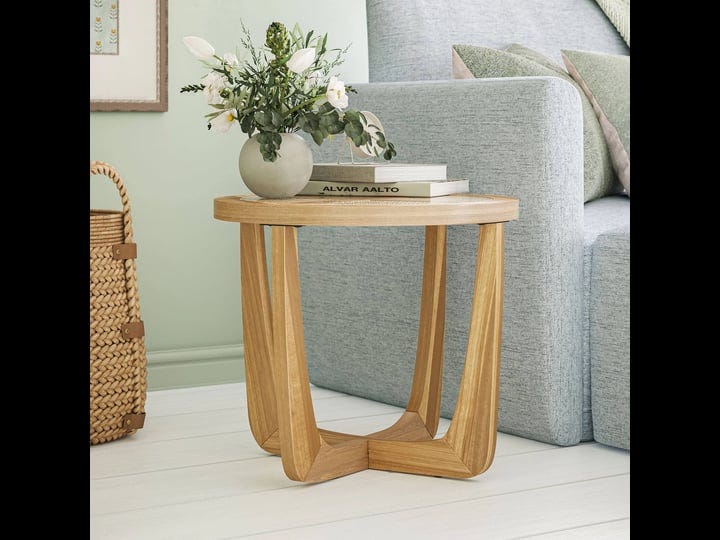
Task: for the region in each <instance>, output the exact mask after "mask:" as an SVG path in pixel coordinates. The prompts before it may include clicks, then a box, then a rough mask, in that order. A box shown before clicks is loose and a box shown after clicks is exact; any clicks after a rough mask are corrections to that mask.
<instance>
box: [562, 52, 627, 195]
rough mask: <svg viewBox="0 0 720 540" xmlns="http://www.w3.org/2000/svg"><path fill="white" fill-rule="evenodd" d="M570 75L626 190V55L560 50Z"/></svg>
mask: <svg viewBox="0 0 720 540" xmlns="http://www.w3.org/2000/svg"><path fill="white" fill-rule="evenodd" d="M562 57H563V62H565V67H567V70H568V73H569V74H570V76H571V77H572V78H573V79H575V81H576V82H577V83H578V84H579V85H580V88H582V91H583V92H584V93H585V95H586V96H587V98H588V100H589V101H590V103H591V104H592V107H593V109H594V111H595V114H596V115H597V117H598V120H599V122H600V127H601V128H602V131H603V134H604V136H605V141H606V142H607V145H608V149H609V150H610V158H611V160H612V164H613V169H614V170H615V174H617V177H618V178H619V180H620V182H621V183H622V185H623V187H624V188H625V190H626V191H627V193H628V195H629V194H630V57H629V56H621V55H616V54H602V53H595V52H588V51H568V50H563V51H562Z"/></svg>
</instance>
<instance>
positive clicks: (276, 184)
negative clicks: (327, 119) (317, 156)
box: [238, 133, 313, 199]
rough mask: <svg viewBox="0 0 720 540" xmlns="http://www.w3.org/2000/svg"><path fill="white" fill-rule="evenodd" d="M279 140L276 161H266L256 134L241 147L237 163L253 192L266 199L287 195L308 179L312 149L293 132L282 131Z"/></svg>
mask: <svg viewBox="0 0 720 540" xmlns="http://www.w3.org/2000/svg"><path fill="white" fill-rule="evenodd" d="M280 136H281V137H282V143H280V149H279V150H278V157H277V159H276V160H275V161H272V162H271V161H265V160H264V159H263V156H262V154H261V153H260V144H259V143H258V142H257V135H253V136H252V137H250V138H249V139H248V140H247V141H246V142H245V144H243V147H242V149H241V150H240V159H239V160H238V166H239V168H240V176H241V177H242V180H243V182H245V185H246V186H247V187H248V189H249V190H250V191H252V192H253V193H254V194H255V195H257V196H259V197H263V198H266V199H288V198H290V197H293V196H294V195H297V194H298V193H299V192H300V191H301V190H302V188H304V187H305V186H306V185H307V183H308V181H309V180H310V174H311V173H312V168H313V158H312V151H311V150H310V147H309V146H308V144H307V142H305V139H303V138H302V137H301V136H300V135H297V134H296V133H281V134H280Z"/></svg>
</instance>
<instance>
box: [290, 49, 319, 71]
mask: <svg viewBox="0 0 720 540" xmlns="http://www.w3.org/2000/svg"><path fill="white" fill-rule="evenodd" d="M314 61H315V48H314V47H308V48H307V49H300V50H299V51H295V52H294V53H293V55H292V56H291V57H290V60H288V61H287V64H285V65H286V66H287V68H288V69H289V70H290V71H293V72H295V73H301V72H303V71H305V70H306V69H307V68H309V67H310V64H312V63H313V62H314Z"/></svg>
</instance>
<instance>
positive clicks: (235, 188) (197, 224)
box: [90, 0, 368, 388]
mask: <svg viewBox="0 0 720 540" xmlns="http://www.w3.org/2000/svg"><path fill="white" fill-rule="evenodd" d="M240 19H242V20H243V21H244V22H245V24H246V26H248V28H249V29H250V30H251V31H252V33H253V36H254V38H255V42H256V43H258V44H259V43H262V41H264V34H265V28H266V27H267V25H268V24H269V23H271V22H273V21H275V20H277V21H280V22H283V23H285V24H286V25H288V26H292V25H293V24H294V23H295V22H298V23H299V24H300V25H301V27H302V28H303V29H305V30H306V31H307V30H309V29H311V28H312V29H315V31H316V32H321V33H324V32H328V33H329V38H328V45H329V46H330V47H342V46H344V45H346V44H347V43H349V42H352V47H351V49H350V52H349V54H348V55H347V57H346V62H345V64H343V65H342V66H340V72H341V75H342V78H344V80H345V82H347V83H359V82H367V77H368V75H367V73H368V64H367V36H366V19H365V0H334V1H327V0H302V1H296V0H293V1H290V0H261V1H254V0H253V1H251V0H170V2H169V23H168V48H169V51H168V53H169V54H168V57H169V62H168V72H169V106H168V112H165V113H140V112H123V113H119V112H114V113H107V112H97V113H91V114H90V158H91V159H99V160H103V161H107V162H109V163H111V164H112V165H114V166H115V167H116V168H117V169H118V171H119V172H120V174H121V175H122V177H123V179H124V180H125V183H126V184H127V188H128V192H129V195H130V201H131V204H132V216H133V222H134V226H135V237H136V242H137V244H138V259H137V266H138V280H139V289H140V306H141V311H142V317H143V320H144V321H145V328H146V334H147V336H146V343H147V348H148V360H149V363H150V375H149V384H150V387H151V388H161V387H172V386H188V385H196V384H212V383H217V382H224V381H229V380H237V379H238V378H239V377H241V374H242V363H241V354H242V347H241V345H242V330H241V319H240V285H239V262H238V228H237V227H236V226H235V225H233V224H230V223H224V222H218V221H215V220H214V219H213V217H212V201H213V198H214V197H217V196H220V195H229V194H235V193H246V192H247V190H246V188H245V186H244V185H243V184H242V181H241V179H240V176H239V173H238V171H237V157H238V153H239V152H240V147H241V146H242V144H243V142H244V140H245V135H244V134H243V133H241V131H240V130H239V129H238V128H233V130H232V131H231V132H230V133H228V134H226V135H218V134H214V133H210V132H208V131H207V130H206V128H205V124H204V120H203V115H204V114H206V113H207V112H209V108H208V107H207V105H205V104H204V100H203V99H202V96H200V95H194V94H193V95H190V94H182V95H181V94H179V93H178V91H179V89H180V87H181V86H183V85H184V84H188V83H193V82H197V80H198V78H199V77H201V76H202V75H203V74H204V73H205V72H204V71H203V68H202V66H201V65H200V64H199V62H197V61H196V60H195V59H194V57H192V56H191V55H190V54H189V53H188V52H187V51H186V49H185V47H184V46H183V45H182V43H181V38H182V37H183V36H186V35H197V36H201V37H204V38H205V39H207V40H208V41H210V42H211V43H212V44H213V45H214V46H215V48H216V50H217V52H218V53H219V54H222V53H224V52H228V51H234V50H235V46H236V44H237V43H238V42H239V40H238V36H239V21H240ZM123 39H128V38H126V37H123ZM91 206H92V207H93V208H119V203H118V202H117V196H116V195H115V193H114V192H113V187H112V184H111V182H110V181H109V180H105V179H103V178H101V177H94V178H93V182H92V189H91Z"/></svg>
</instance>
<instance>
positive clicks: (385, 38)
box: [351, 0, 629, 82]
mask: <svg viewBox="0 0 720 540" xmlns="http://www.w3.org/2000/svg"><path fill="white" fill-rule="evenodd" d="M366 6H367V27H368V56H369V58H368V60H369V68H370V81H371V82H379V81H418V80H427V79H450V76H451V62H450V57H451V47H452V45H453V44H454V43H470V44H473V45H482V46H484V47H494V48H496V49H499V48H502V47H505V46H507V45H508V44H510V43H513V42H519V43H523V44H525V45H527V46H528V47H530V48H532V49H535V50H537V51H540V52H541V53H543V54H545V55H547V56H549V57H551V58H553V59H554V60H555V61H556V62H558V63H561V62H562V60H561V58H560V49H580V50H586V51H599V52H606V53H610V54H629V49H628V47H627V45H626V44H625V42H624V41H623V39H622V37H621V36H620V34H619V33H618V31H617V30H616V29H615V28H614V27H613V25H612V24H611V23H610V21H609V20H608V19H607V17H606V16H605V14H604V13H603V12H602V10H601V9H600V7H599V6H598V5H597V4H596V3H595V2H594V1H593V0H536V1H533V2H528V1H527V0H481V1H478V0H461V1H458V0H454V1H452V2H437V1H435V0H417V1H414V2H408V1H407V0H366ZM351 82H352V81H351Z"/></svg>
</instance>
